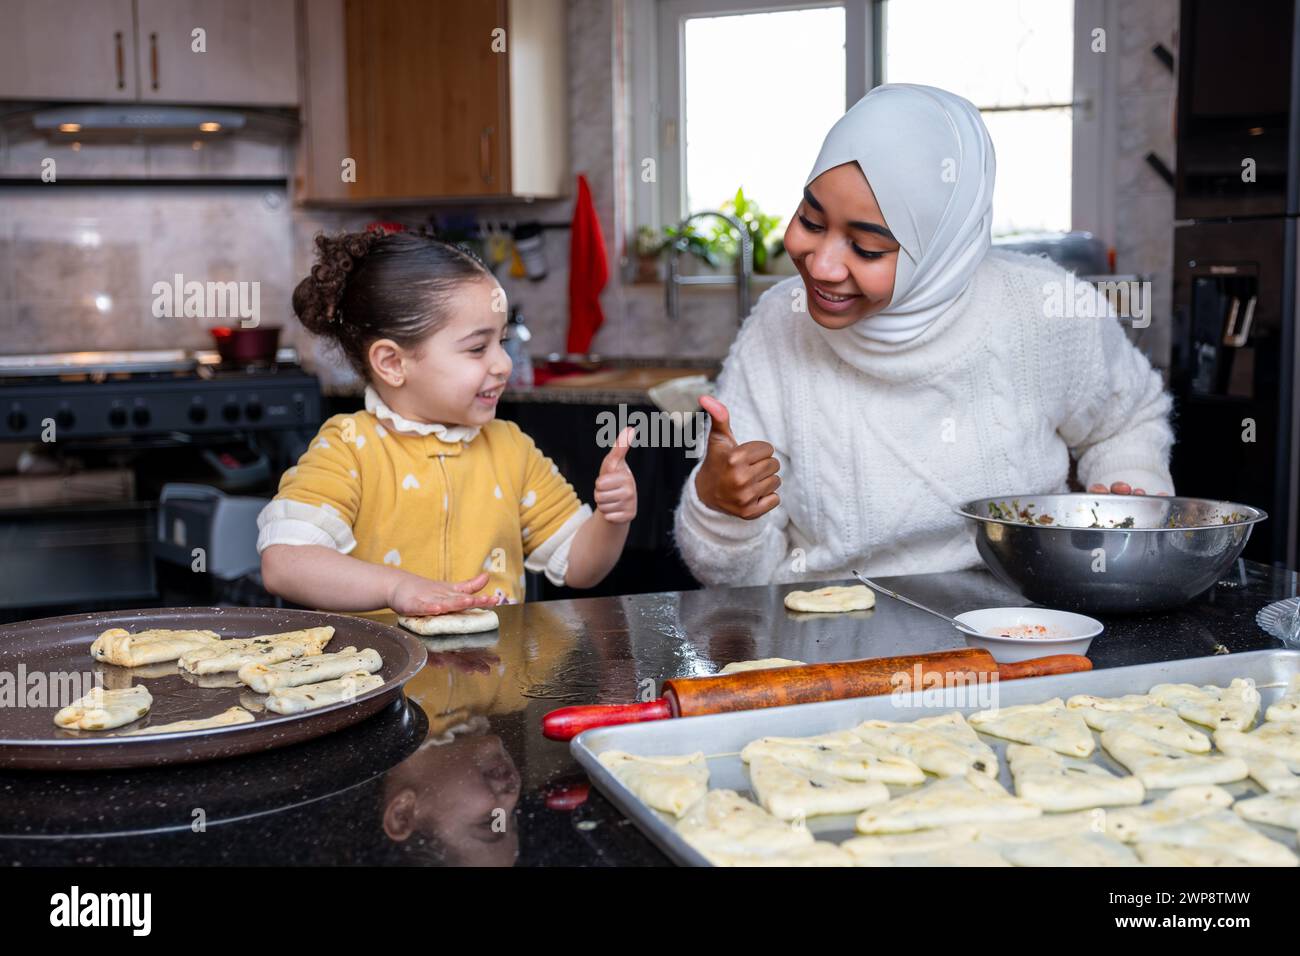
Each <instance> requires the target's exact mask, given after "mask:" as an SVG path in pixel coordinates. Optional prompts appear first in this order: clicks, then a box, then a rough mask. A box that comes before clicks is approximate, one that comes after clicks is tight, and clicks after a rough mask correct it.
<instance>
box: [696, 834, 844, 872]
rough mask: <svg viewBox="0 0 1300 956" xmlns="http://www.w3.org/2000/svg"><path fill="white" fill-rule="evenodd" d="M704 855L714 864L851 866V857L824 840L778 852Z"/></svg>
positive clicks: (718, 852) (716, 852) (714, 853)
mask: <svg viewBox="0 0 1300 956" xmlns="http://www.w3.org/2000/svg"><path fill="white" fill-rule="evenodd" d="M705 856H707V857H708V859H709V862H710V863H712V864H713V865H714V866H853V857H851V856H849V855H848V854H847V853H845V852H844V851H843V850H841V849H840V848H839V847H838V846H836V845H835V844H834V843H829V842H827V841H826V840H817V841H815V842H813V843H810V844H808V845H807V846H801V847H797V848H795V849H793V850H782V851H780V852H779V853H726V852H722V851H713V852H711V853H706V854H705Z"/></svg>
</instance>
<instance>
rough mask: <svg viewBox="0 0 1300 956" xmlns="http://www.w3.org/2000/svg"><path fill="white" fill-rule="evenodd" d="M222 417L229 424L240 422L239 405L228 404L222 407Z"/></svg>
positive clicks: (235, 403) (236, 403) (234, 403)
mask: <svg viewBox="0 0 1300 956" xmlns="http://www.w3.org/2000/svg"><path fill="white" fill-rule="evenodd" d="M221 417H222V418H224V419H225V420H226V421H228V422H237V421H239V403H238V402H226V404H224V405H222V406H221Z"/></svg>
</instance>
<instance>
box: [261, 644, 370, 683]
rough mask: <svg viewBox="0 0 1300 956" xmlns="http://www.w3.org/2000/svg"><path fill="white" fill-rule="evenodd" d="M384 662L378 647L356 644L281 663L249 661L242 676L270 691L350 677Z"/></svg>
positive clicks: (368, 672) (368, 670)
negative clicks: (354, 673) (332, 651)
mask: <svg viewBox="0 0 1300 956" xmlns="http://www.w3.org/2000/svg"><path fill="white" fill-rule="evenodd" d="M383 666H384V661H383V658H381V657H380V656H379V652H378V651H376V650H375V649H374V648H370V647H367V648H366V649H365V650H364V651H358V650H357V649H356V648H355V647H345V648H343V650H341V651H339V652H338V653H337V654H318V655H317V656H315V657H304V658H301V659H299V660H289V661H283V662H282V663H279V664H259V663H257V662H253V663H252V664H245V665H244V666H243V667H241V668H240V669H239V679H240V680H242V681H243V682H244V683H245V684H247V685H248V686H249V687H251V688H253V690H255V691H257V692H258V693H259V694H268V693H270V692H271V691H273V690H275V689H276V688H278V687H301V686H302V685H303V684H318V683H320V682H321V681H327V680H333V679H334V678H336V677H346V676H347V675H349V674H351V673H353V672H354V671H365V672H366V673H367V674H373V673H374V672H375V671H377V670H379V669H380V668H381V667H383Z"/></svg>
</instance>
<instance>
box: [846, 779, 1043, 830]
mask: <svg viewBox="0 0 1300 956" xmlns="http://www.w3.org/2000/svg"><path fill="white" fill-rule="evenodd" d="M1042 812H1043V811H1042V810H1041V809H1039V808H1038V807H1036V806H1034V805H1033V804H1032V803H1030V802H1029V801H1028V800H1021V799H1020V798H1019V797H1013V796H1011V794H1009V793H1007V792H1006V791H1005V790H1003V789H1002V784H1000V783H998V782H997V781H996V780H991V779H989V778H988V777H986V776H985V775H984V774H982V773H979V772H977V771H975V770H968V771H967V772H966V773H964V774H962V775H961V776H959V777H945V778H944V779H942V780H936V781H935V782H934V783H932V784H930V785H928V786H927V787H925V788H924V789H922V790H919V791H917V792H915V793H909V794H905V795H903V796H901V797H895V798H894V799H893V800H890V801H889V802H888V803H886V804H882V805H881V806H879V807H872V808H870V809H867V810H864V811H862V813H860V814H859V815H858V819H857V824H856V825H857V829H858V832H859V833H900V832H903V831H906V830H924V829H926V828H927V827H942V826H952V825H955V824H961V823H983V822H987V821H991V820H1028V819H1029V818H1031V817H1036V816H1039V815H1041V814H1042Z"/></svg>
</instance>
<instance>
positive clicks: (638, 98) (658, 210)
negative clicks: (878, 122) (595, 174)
mask: <svg viewBox="0 0 1300 956" xmlns="http://www.w3.org/2000/svg"><path fill="white" fill-rule="evenodd" d="M876 2H878V0H772V2H766V3H765V2H762V0H658V2H657V3H655V4H637V5H634V11H635V12H634V13H633V17H632V23H631V27H632V30H633V35H634V36H638V35H640V36H647V35H649V36H653V37H654V38H655V47H656V50H655V53H657V54H658V55H654V53H652V54H651V55H650V56H647V57H643V58H642V59H644V60H649V61H652V62H651V63H649V64H644V63H637V62H634V63H633V67H632V71H633V82H632V89H633V108H632V117H633V122H632V137H633V141H632V146H633V150H632V154H633V156H635V157H638V159H637V161H636V162H635V163H634V167H635V168H634V169H633V171H632V174H633V176H634V177H635V179H634V180H633V181H634V183H636V184H637V185H638V186H641V185H644V184H643V183H642V181H641V158H645V157H654V158H655V159H656V163H657V170H656V177H657V182H656V183H655V184H654V185H655V186H656V187H657V188H655V189H654V190H650V191H647V190H644V189H641V188H637V189H635V190H634V191H633V196H634V200H633V221H634V222H635V223H637V225H649V226H651V227H652V228H654V229H656V230H658V229H660V228H662V227H663V226H675V225H676V224H677V223H678V222H680V221H681V219H682V216H683V215H684V212H683V210H684V209H685V205H686V195H685V193H686V190H685V175H684V172H685V165H686V143H685V139H684V138H683V137H682V136H681V135H680V133H681V128H682V126H681V118H682V113H683V109H684V103H683V99H684V95H685V84H684V82H683V81H684V79H685V77H684V76H683V73H684V70H685V67H684V64H683V63H682V62H681V56H680V51H681V44H682V39H683V32H684V29H685V25H684V24H685V21H686V20H687V19H690V18H694V17H706V16H738V15H741V14H747V13H775V12H780V11H786V10H806V9H815V8H820V7H843V8H844V28H845V37H844V47H845V49H844V58H845V75H844V109H846V110H847V109H848V108H849V107H850V106H851V105H853V104H854V103H856V102H857V101H858V100H859V99H861V98H862V97H863V96H865V95H866V93H867V90H868V89H870V87H871V81H872V73H873V71H874V68H875V61H876V57H875V44H874V38H873V33H872V22H873V21H872V11H871V8H872V6H873V5H874V4H875V3H876ZM651 8H653V9H651ZM646 31H652V32H646ZM634 59H635V58H634ZM854 64H856V69H855V68H854ZM647 67H650V68H651V69H647ZM651 90H652V91H653V94H652V96H647V95H646V94H647V93H650V91H651ZM648 192H653V193H654V195H653V197H651V196H649V195H647V193H648ZM787 211H788V210H787Z"/></svg>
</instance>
